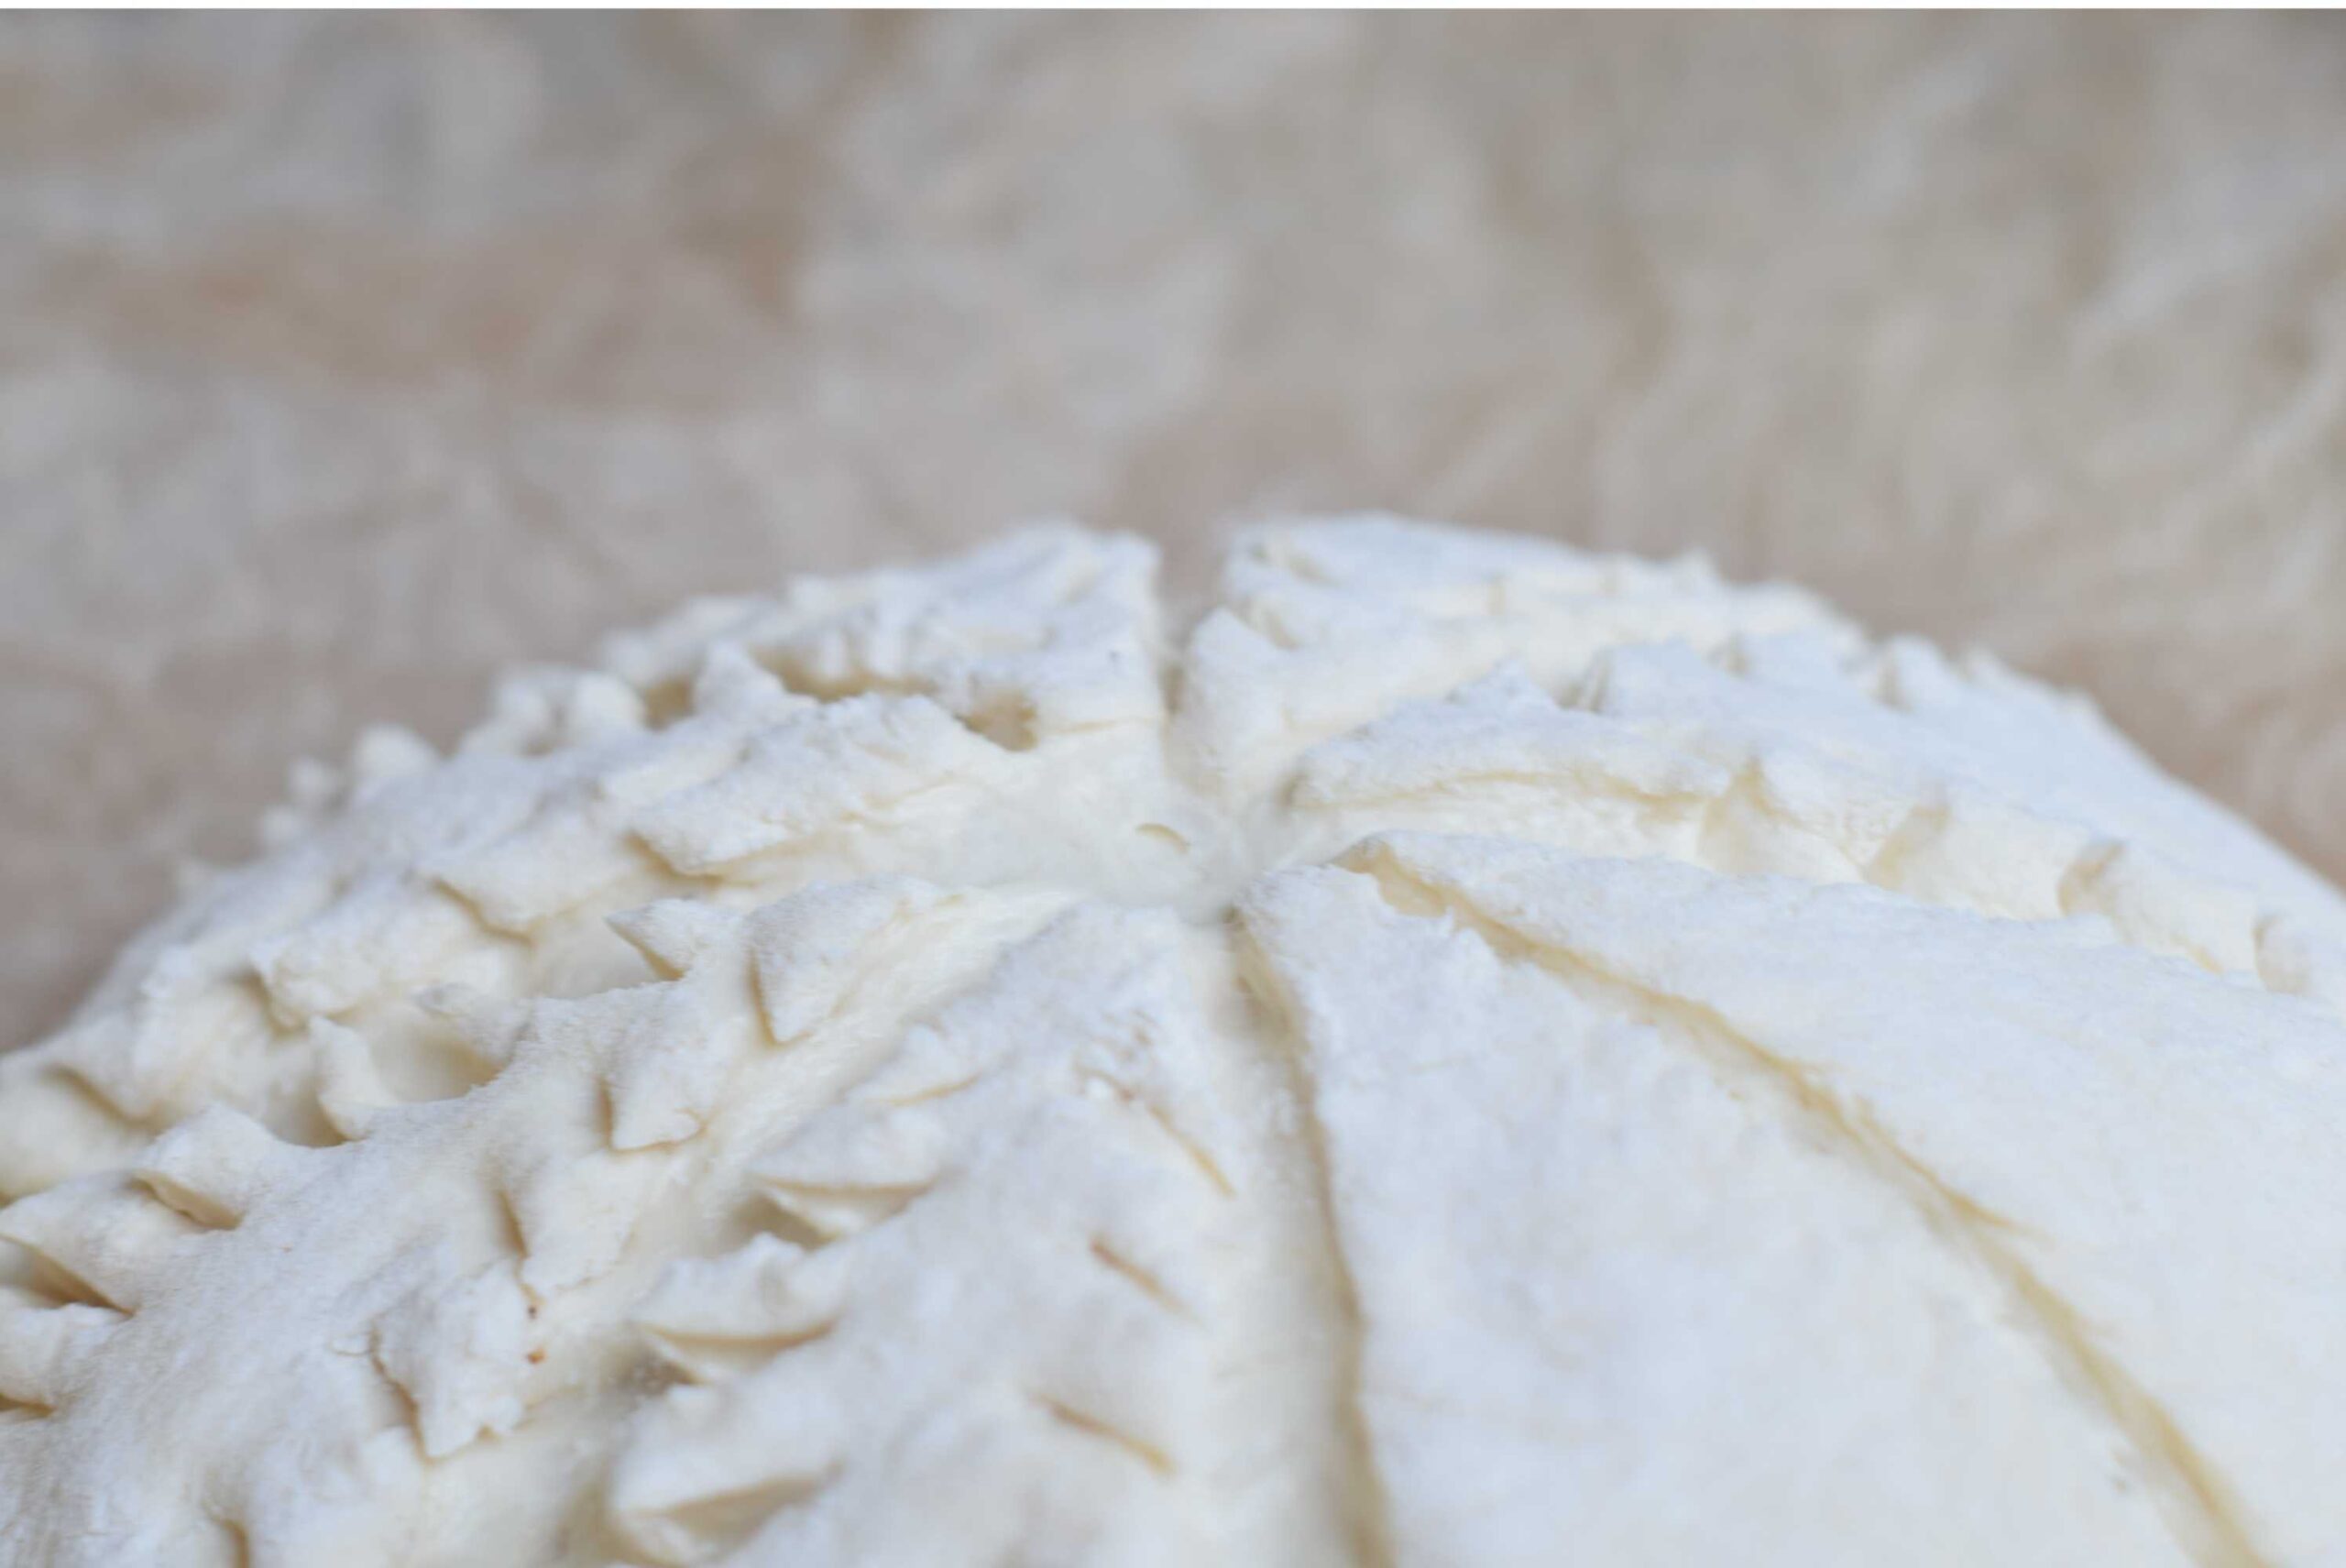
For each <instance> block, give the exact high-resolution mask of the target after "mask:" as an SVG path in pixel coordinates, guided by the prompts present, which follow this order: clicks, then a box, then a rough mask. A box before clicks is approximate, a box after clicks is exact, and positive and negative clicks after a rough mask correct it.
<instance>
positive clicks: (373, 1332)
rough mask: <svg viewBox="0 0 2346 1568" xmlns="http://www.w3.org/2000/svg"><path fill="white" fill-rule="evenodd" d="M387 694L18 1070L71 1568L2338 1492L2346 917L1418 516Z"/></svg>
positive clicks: (1463, 1541)
mask: <svg viewBox="0 0 2346 1568" xmlns="http://www.w3.org/2000/svg"><path fill="white" fill-rule="evenodd" d="M1154 565H1155V562H1154V558H1153V555H1152V554H1151V552H1150V550H1149V548H1148V547H1147V546H1146V545H1145V544H1143V543H1138V542H1136V541H1135V540H1132V539H1128V538H1119V537H1113V536H1102V535H1095V534H1091V533H1086V532H1080V531H1079V530H1076V529H1073V528H1049V529H1041V530H1036V531H1033V532H1026V533H1023V534H1019V535H1016V536H1014V537H1012V538H1010V539H1007V540H1005V541H1003V543H999V544H997V545H994V546H992V547H991V548H988V549H986V550H983V551H981V552H979V553H977V554H971V555H969V556H965V557H962V558H960V559H958V560H952V561H947V562H944V563H941V564H937V565H927V566H922V567H917V568H909V569H902V570H890V571H881V572H874V573H871V574H868V575H864V576H854V577H843V578H829V579H807V580H801V581H798V582H795V583H793V584H791V585H789V587H787V588H786V589H785V590H784V592H782V593H781V594H780V595H778V596H775V597H772V598H763V597H759V598H729V599H722V600H709V601H706V602H701V603H696V604H694V605H692V606H690V607H688V608H686V609H685V610H683V611H681V612H680V613H678V614H677V615H676V616H674V618H672V619H671V620H668V621H666V622H663V623H662V624H660V625H657V626H654V627H652V628H650V629H648V630H642V631H639V632H635V633H630V634H627V635H623V636H619V637H617V638H614V639H612V640H611V641H609V643H608V645H607V647H606V649H605V651H604V653H603V655H602V657H601V659H600V661H599V663H598V664H597V667H595V668H592V669H585V670H567V669H559V670H558V669H537V670H530V671H525V672H521V673H520V674H516V675H514V676H512V677H511V678H510V679H509V680H508V681H506V682H505V683H504V684H502V685H500V687H499V691H498V694H497V697H496V701H495V704H494V706H493V707H492V710H491V712H490V714H489V716H488V718H487V719H486V720H485V721H484V722H483V723H482V724H481V725H480V726H479V727H478V728H477V729H475V730H474V731H473V732H472V733H471V734H470V735H468V736H467V737H466V740H464V741H463V743H462V744H461V745H460V746H459V747H458V748H457V749H456V751H455V753H454V754H452V755H450V756H447V757H444V758H443V757H440V756H437V755H435V754H434V753H433V751H431V749H430V748H428V747H426V746H424V745H423V744H422V742H420V741H418V740H414V739H413V738H412V737H409V736H406V735H404V734H402V733H400V732H398V731H392V730H382V731H377V732H373V733H370V734H369V735H368V737H367V739H366V740H364V741H363V742H362V743H361V744H360V746H359V747H358V749H357V752H356V755H355V757H354V758H353V759H352V762H351V763H350V765H349V767H348V768H347V769H346V770H341V771H334V772H329V771H327V770H323V769H314V770H309V771H306V772H305V773H303V774H302V776H301V778H299V779H298V780H297V781H296V784H297V787H296V791H295V798H294V799H293V800H292V801H291V803H290V804H289V805H288V806H285V807H284V808H283V809H282V810H281V811H280V813H279V814H277V815H276V816H275V817H272V818H271V820H270V821H269V823H268V824H267V825H266V829H265V832H266V838H267V840H268V842H269V846H270V847H269V852H268V853H267V854H266V855H265V856H264V857H263V858H262V859H261V860H259V861H257V862H255V863H254V864H252V865H250V866H248V867H246V868H244V869H242V870H239V871H235V872H225V873H222V874H220V875H218V876H217V877H216V878H214V880H213V881H212V882H210V883H208V884H207V885H205V886H203V887H202V888H200V889H197V890H195V891H194V892H193V893H192V894H191V895H190V896H189V898H188V899H187V901H186V902H185V903H184V904H183V905H181V907H180V908H178V909H177V910H175V911H173V912H172V913H171V914H170V915H169V916H166V917H164V918H163V919H162V920H161V921H160V922H159V923H158V924H157V925H156V926H155V927H153V928H152V929H150V930H149V931H148V933H147V934H146V935H145V936H144V937H142V938H140V939H139V940H138V941H137V942H136V943H135V944H133V946H132V947H131V948H129V949H128V950H127V951H126V952H125V953H124V954H123V956H122V958H121V959H120V960H119V961H118V962H117V963H116V965H115V969H114V970H113V972H112V974H111V975H110V976H109V978H108V979H107V980H106V981H104V983H103V984H102V985H101V986H100V987H99V988H98V990H97V992H95V994H93V996H92V997H91V998H90V1000H89V1002H88V1003H87V1004H86V1005H85V1006H84V1007H83V1009H82V1012H81V1013H80V1014H79V1015H78V1016H77V1017H76V1019H75V1020H74V1022H73V1023H72V1024H71V1025H70V1026H69V1027H68V1028H67V1029H65V1030H64V1031H63V1032H62V1033H60V1035H58V1036H55V1037H54V1038H52V1039H50V1040H49V1041H47V1042H44V1043H43V1044H41V1045H38V1046H37V1047H32V1048H30V1049H27V1050H25V1051H21V1052H18V1053H16V1054H15V1055H12V1056H9V1057H6V1058H0V1200H5V1201H7V1203H6V1206H5V1208H0V1237H5V1242H0V1563H6V1564H11V1565H17V1564H21V1565H27V1568H28V1565H32V1564H41V1565H43V1568H165V1565H169V1568H230V1565H237V1564H246V1563H249V1564H255V1565H259V1568H314V1565H319V1564H328V1563H331V1564H334V1565H335V1568H371V1565H376V1564H382V1565H386V1568H388V1565H389V1564H395V1563H396V1564H400V1565H419V1564H422V1565H456V1564H489V1563H495V1564H500V1565H503V1564H556V1563H559V1564H577V1565H582V1568H583V1565H587V1564H603V1563H630V1564H698V1563H730V1564H744V1565H746V1564H771V1565H773V1568H784V1565H797V1564H842V1565H846V1564H891V1565H894V1564H904V1565H929V1564H934V1565H937V1568H945V1565H948V1564H971V1565H979V1564H995V1563H1048V1564H1089V1563H1113V1564H1127V1563H1130V1564H1140V1563H1151V1564H1159V1563H1161V1564H1177V1563H1282V1564H1286V1563H1294V1564H1312V1563H1372V1564H1382V1563H1400V1564H1450V1563H1461V1564H1486V1563H1524V1564H1534V1563H1539V1564H1547V1563H1562V1562H1572V1563H1592V1564H1615V1563H1618V1564H1645V1563H1724V1562H1737V1563H1784V1564H1793V1563H1800V1564H1815V1563H1848V1564H1872V1563H1885V1562H1899V1563H1949V1564H1958V1563H1960V1564H1971V1563H1999V1564H2027V1563H2041V1564H2046V1565H2052V1564H2079V1563H2204V1564H2218V1563H2220V1564H2249V1563H2271V1564H2285V1563H2286V1564H2307V1565H2317V1564H2326V1563H2346V1486H2340V1485H2339V1484H2338V1479H2337V1478H2338V1477H2339V1476H2340V1475H2341V1474H2346V1357H2341V1355H2340V1354H2338V1347H2339V1346H2340V1345H2341V1344H2346V1139H2341V1137H2340V1136H2339V1135H2338V1129H2339V1128H2340V1127H2341V1125H2346V1031H2341V1003H2346V949H2341V932H2346V902H2341V899H2340V897H2339V895H2338V894H2336V893H2334V892H2333V891H2332V890H2331V889H2330V887H2328V886H2327V885H2326V884H2325V883H2322V882H2321V881H2320V880H2319V878H2317V877H2315V876H2313V875H2312V874H2310V873H2309V872H2306V871H2304V870H2303V869H2302V868H2300V867H2299V866H2297V864H2296V863H2295V862H2293V861H2290V860H2289V859H2288V858H2287V857H2286V856H2285V855H2283V854H2282V853H2280V852H2279V851H2278V850H2275V849H2274V848H2272V847H2271V846H2270V845H2268V844H2267V843H2266V842H2265V841H2264V840H2263V839H2260V838H2259V837H2258V836H2257V835H2256V834H2255V833H2253V831H2252V830H2250V829H2249V828H2245V827H2243V826H2242V825H2241V824H2240V823H2239V822H2237V821H2235V820H2234V819H2232V818H2231V817H2229V816H2227V815H2225V814H2224V813H2223V812H2222V811H2220V809H2218V808H2217V807H2215V806H2211V805H2209V804H2208V803H2207V802H2206V801H2204V800H2202V799H2200V798H2199V797H2198V796H2197V795H2193V794H2191V793H2190V792H2188V791H2187V790H2185V789H2184V788H2182V787H2181V786H2179V785H2177V784H2173V783H2171V782H2169V781H2168V780H2166V779H2165V778H2163V777H2162V776H2160V775H2159V774H2158V773H2156V772H2155V771H2154V770H2153V769H2152V768H2151V767H2150V766H2149V765H2148V764H2147V763H2146V762H2143V759H2142V758H2141V757H2140V755H2139V754H2138V753H2136V752H2135V751H2133V750H2132V748H2131V747H2130V746H2129V745H2127V744H2126V743H2125V742H2124V741H2123V740H2121V739H2120V738H2119V737H2117V736H2116V735H2115V734H2113V733H2112V732H2110V730H2109V729H2107V728H2106V727H2104V726H2103V725H2102V723H2101V722H2100V720H2099V718H2097V717H2096V716H2095V714H2094V713H2093V712H2092V710H2091V709H2090V708H2089V707H2088V705H2087V704H2085V703H2084V702H2083V701H2082V700H2081V699H2079V698H2077V697H2075V696H2068V695H2066V694H2062V693H2057V692H2053V691H2049V690H2046V689H2045V688H2042V687H2040V686H2037V685H2034V684H2032V683H2030V682H2028V681H2026V680H2024V679H2023V678H2021V677H2019V676H2016V675H2014V674H2011V673H2009V672H2007V671H2005V670H2003V669H2001V667H1999V666H1997V665H1996V664H1994V663H1992V662H1990V661H1987V660H1983V659H1978V658H1967V659H1962V660H1950V659H1948V658H1946V657H1945V656H1943V655H1941V654H1939V653H1937V652H1934V651H1932V650H1931V649H1929V648H1927V647H1924V646H1922V645H1919V644H1916V643H1913V642H1910V641H1890V642H1887V643H1875V642H1872V641H1869V640H1868V639H1866V638H1865V637H1864V636H1862V635H1861V634H1859V633H1858V631H1857V630H1854V629H1853V628H1851V627H1849V626H1847V624H1845V623H1843V622H1842V621H1840V620H1837V619H1836V618H1835V617H1834V616H1833V615H1832V614H1831V613H1830V612H1829V611H1827V610H1826V609H1824V608H1823V607H1821V606H1820V605H1818V604H1817V603H1815V602H1814V600H1812V599H1810V598H1807V597H1806V596H1804V595H1803V594H1801V593H1799V592H1797V591H1794V590H1791V589H1785V588H1776V587H1759V588H1750V587H1731V586H1728V585H1726V584H1723V583H1721V582H1720V581H1719V580H1718V579H1717V578H1716V576H1714V575H1713V573H1712V572H1711V571H1710V570H1709V568H1708V567H1707V566H1706V565H1704V564H1702V563H1701V562H1699V561H1689V562H1681V563H1677V564H1673V565H1650V564H1647V563H1642V562H1638V561H1632V560H1622V559H1611V558H1599V557H1594V556H1586V555H1580V554H1573V553H1570V552H1567V551H1564V550H1562V549H1559V548H1555V547H1553V546H1550V545H1546V544H1543V543H1532V542H1529V541H1524V540H1519V539H1510V538H1500V537H1496V536H1486V535H1479V534H1474V533H1468V532H1457V531H1450V530H1443V529H1439V528H1433V527H1428V526H1424V525H1420V524H1413V523H1407V522H1402V521H1396V520H1390V519H1383V518H1358V519H1343V520H1335V521H1300V522H1292V523H1282V524H1276V525H1271V526H1266V527H1264V528H1261V529H1259V530H1257V531H1255V532H1253V533H1251V534H1249V535H1247V536H1245V537H1244V539H1243V540H1242V542H1241V543H1239V544H1238V545H1237V546H1236V548H1235V549H1234V550H1233V554H1232V556H1231V558H1230V559H1229V561H1228V563H1227V565H1226V566H1225V569H1224V571H1223V574H1222V580H1221V583H1220V585H1219V587H1218V589H1217V591H1216V593H1215V595H1214V597H1213V599H1212V602H1211V606H1210V608H1208V609H1206V610H1205V611H1204V612H1203V613H1202V614H1201V615H1200V616H1197V617H1195V618H1194V619H1192V620H1189V621H1188V622H1187V623H1185V624H1182V625H1178V626H1168V625H1167V624H1166V622H1165V619H1164V615H1163V612H1162V610H1161V609H1160V606H1159V602H1158V598H1157V591H1156V587H1155V585H1154V580H1153V574H1154Z"/></svg>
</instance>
